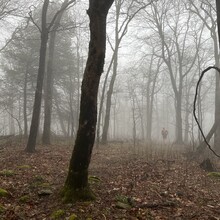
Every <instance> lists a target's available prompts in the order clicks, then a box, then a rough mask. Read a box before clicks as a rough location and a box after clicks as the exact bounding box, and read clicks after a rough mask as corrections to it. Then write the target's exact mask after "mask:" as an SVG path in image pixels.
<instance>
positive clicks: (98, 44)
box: [63, 0, 114, 202]
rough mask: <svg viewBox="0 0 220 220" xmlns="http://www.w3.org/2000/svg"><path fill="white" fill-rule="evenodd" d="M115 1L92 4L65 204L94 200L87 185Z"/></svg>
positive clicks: (90, 2) (64, 194)
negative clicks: (110, 12) (108, 21)
mask: <svg viewBox="0 0 220 220" xmlns="http://www.w3.org/2000/svg"><path fill="white" fill-rule="evenodd" d="M113 1H114V0H105V1H103V0H90V1H89V9H88V11H87V13H88V15H89V18H90V43H89V54H88V60H87V63H86V68H85V72H84V77H83V82H82V88H81V102H80V116H79V128H78V132H77V137H76V141H75V146H74V150H73V153H72V157H71V160H70V165H69V172H68V176H67V179H66V182H65V186H64V189H63V196H64V201H66V202H67V201H68V202H70V201H75V200H90V199H94V195H93V193H92V192H91V190H90V188H89V184H88V167H89V164H90V160H91V154H92V149H93V145H94V140H95V131H96V121H97V95H98V87H99V82H100V77H101V74H102V72H103V66H104V60H105V50H106V49H105V48H106V17H107V14H108V10H109V8H110V7H111V5H112V3H113Z"/></svg>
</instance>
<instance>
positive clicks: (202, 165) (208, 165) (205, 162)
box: [199, 158, 215, 172]
mask: <svg viewBox="0 0 220 220" xmlns="http://www.w3.org/2000/svg"><path fill="white" fill-rule="evenodd" d="M199 166H200V168H201V169H203V170H205V171H207V172H213V171H215V169H214V166H213V164H212V162H211V160H210V159H209V158H208V159H205V160H203V161H202V163H200V165H199Z"/></svg>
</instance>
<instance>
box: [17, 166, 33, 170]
mask: <svg viewBox="0 0 220 220" xmlns="http://www.w3.org/2000/svg"><path fill="white" fill-rule="evenodd" d="M18 168H19V169H30V168H31V166H30V165H21V166H18Z"/></svg>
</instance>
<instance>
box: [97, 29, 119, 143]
mask: <svg viewBox="0 0 220 220" xmlns="http://www.w3.org/2000/svg"><path fill="white" fill-rule="evenodd" d="M117 33H118V32H117V31H116V35H117ZM116 39H118V37H117V36H116ZM116 44H118V42H117V41H116ZM117 68H118V46H117V45H116V46H115V53H114V61H113V74H112V78H111V81H110V85H109V90H108V92H107V100H106V111H105V120H104V126H103V133H102V140H101V142H102V144H106V143H107V141H108V129H109V123H110V114H111V104H112V94H113V91H114V84H115V80H116V76H117Z"/></svg>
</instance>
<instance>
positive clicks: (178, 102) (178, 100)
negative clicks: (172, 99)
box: [175, 91, 183, 144]
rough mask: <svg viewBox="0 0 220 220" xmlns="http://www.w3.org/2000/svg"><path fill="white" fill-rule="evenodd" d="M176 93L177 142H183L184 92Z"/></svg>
mask: <svg viewBox="0 0 220 220" xmlns="http://www.w3.org/2000/svg"><path fill="white" fill-rule="evenodd" d="M179 92H180V91H179ZM179 92H178V94H177V95H176V141H175V142H176V143H177V144H182V143H183V132H182V130H183V129H182V94H179Z"/></svg>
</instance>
